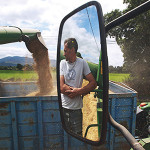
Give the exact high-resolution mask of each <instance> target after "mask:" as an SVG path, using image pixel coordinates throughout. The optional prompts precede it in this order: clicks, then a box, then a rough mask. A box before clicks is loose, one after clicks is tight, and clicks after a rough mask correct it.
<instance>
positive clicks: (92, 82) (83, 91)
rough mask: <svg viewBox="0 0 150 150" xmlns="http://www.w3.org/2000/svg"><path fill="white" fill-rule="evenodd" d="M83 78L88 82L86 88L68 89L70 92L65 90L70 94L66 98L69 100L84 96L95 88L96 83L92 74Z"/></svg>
mask: <svg viewBox="0 0 150 150" xmlns="http://www.w3.org/2000/svg"><path fill="white" fill-rule="evenodd" d="M85 78H86V79H87V80H88V81H89V83H88V84H87V85H86V86H84V87H82V88H71V87H70V90H66V92H67V93H70V94H68V96H69V97H70V98H74V97H75V96H78V95H86V94H88V93H89V92H91V91H92V90H94V89H95V88H96V86H97V83H96V81H95V79H94V77H93V75H92V73H89V74H88V75H86V76H85Z"/></svg>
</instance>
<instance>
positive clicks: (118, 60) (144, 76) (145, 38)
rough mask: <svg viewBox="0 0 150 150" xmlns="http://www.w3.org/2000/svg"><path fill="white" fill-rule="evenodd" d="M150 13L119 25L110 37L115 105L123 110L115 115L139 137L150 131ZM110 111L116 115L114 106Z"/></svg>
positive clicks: (110, 93) (110, 75) (111, 88)
mask: <svg viewBox="0 0 150 150" xmlns="http://www.w3.org/2000/svg"><path fill="white" fill-rule="evenodd" d="M149 14H150V11H148V12H146V13H143V14H142V15H139V16H137V17H135V18H134V19H132V20H129V21H127V22H125V23H124V24H122V25H120V26H117V27H116V28H114V29H112V30H110V31H109V35H111V38H110V36H108V37H107V49H108V59H109V80H110V81H109V97H110V102H113V101H112V97H114V96H115V98H116V99H115V102H114V103H115V105H114V107H116V110H117V112H118V114H121V115H116V116H113V117H114V118H115V120H116V121H117V122H118V123H120V124H122V125H123V126H125V127H126V128H127V129H128V130H129V131H130V132H131V133H132V134H133V135H135V137H136V138H138V139H140V138H147V137H148V136H149V134H150V130H149V129H150V127H149V119H148V118H149V117H148V115H149V113H150V67H149V66H150V34H149V33H150V32H149V19H148V17H149ZM109 111H110V113H111V114H112V115H113V113H114V110H109ZM122 112H123V113H122ZM131 118H132V119H131ZM133 128H134V129H133ZM115 134H118V133H115ZM118 135H119V134H118Z"/></svg>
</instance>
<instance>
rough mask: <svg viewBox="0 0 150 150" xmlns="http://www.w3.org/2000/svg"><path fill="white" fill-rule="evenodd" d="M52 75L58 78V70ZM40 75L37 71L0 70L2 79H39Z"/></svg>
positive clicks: (12, 80) (9, 80) (0, 79)
mask: <svg viewBox="0 0 150 150" xmlns="http://www.w3.org/2000/svg"><path fill="white" fill-rule="evenodd" d="M51 73H52V76H53V78H54V79H55V80H56V71H52V72H51ZM37 79H38V75H37V73H36V72H35V71H15V70H0V81H6V82H15V81H37Z"/></svg>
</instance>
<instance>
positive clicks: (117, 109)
mask: <svg viewBox="0 0 150 150" xmlns="http://www.w3.org/2000/svg"><path fill="white" fill-rule="evenodd" d="M110 88H112V91H114V93H113V94H110V95H109V111H110V113H111V115H112V117H113V118H114V119H115V120H116V121H118V122H119V123H121V124H122V125H124V126H125V127H126V128H127V129H128V130H129V131H130V132H131V133H132V134H133V135H134V131H135V116H136V114H135V113H136V110H135V109H136V108H135V107H136V93H134V91H132V90H128V91H126V90H127V89H126V88H124V87H120V86H118V85H116V84H112V85H111V86H110ZM115 90H117V91H115ZM123 145H124V148H127V147H128V148H129V145H128V143H127V142H126V140H125V139H124V137H122V135H121V134H120V133H119V132H118V131H116V130H115V129H114V128H113V127H112V126H110V125H109V124H108V131H107V144H106V145H105V146H104V147H103V148H104V149H106V148H108V149H110V150H112V149H120V148H121V147H122V146H123ZM92 148H93V147H92V146H90V145H88V144H85V143H83V142H81V141H78V140H77V139H75V138H73V137H71V136H69V135H68V134H67V133H66V132H65V131H64V130H63V128H62V125H61V119H60V112H59V105H58V97H57V96H44V97H1V98H0V149H2V150H5V149H7V150H34V149H35V150H42V149H43V150H59V149H61V150H62V149H64V150H67V149H68V150H70V149H71V150H74V149H75V150H78V149H82V150H84V149H89V150H90V149H92ZM121 149H123V148H121Z"/></svg>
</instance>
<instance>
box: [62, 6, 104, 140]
mask: <svg viewBox="0 0 150 150" xmlns="http://www.w3.org/2000/svg"><path fill="white" fill-rule="evenodd" d="M68 38H72V39H69V40H68V41H65V40H66V39H68ZM76 42H77V43H76ZM76 45H78V50H77V53H75V49H76V47H77V46H76ZM100 47H101V45H100V31H99V21H98V16H97V10H96V8H95V6H90V7H87V8H86V9H83V10H82V11H80V12H78V13H76V14H75V15H73V16H72V17H70V18H69V19H68V20H67V21H66V22H65V24H64V26H63V32H62V40H61V56H60V58H61V63H60V88H61V100H62V107H63V119H64V121H65V126H66V128H67V130H69V131H71V132H73V133H75V134H77V135H79V136H82V137H85V138H87V139H89V140H92V141H99V139H100V137H99V135H100V131H101V120H100V119H98V120H97V118H99V117H100V115H102V109H101V106H100V103H101V102H102V93H101V94H100V95H101V96H100V97H99V99H97V98H96V96H94V95H95V92H90V91H93V90H94V89H95V88H96V77H97V69H98V66H99V57H100V53H101V48H100ZM76 56H77V58H76ZM100 63H101V61H100ZM100 67H101V66H100ZM100 67H99V69H100ZM90 72H91V73H92V74H91V73H90ZM82 80H83V81H82ZM98 81H99V82H98V83H99V84H98V85H99V86H100V85H101V91H102V76H101V79H100V77H99V78H98ZM81 87H82V88H81ZM65 88H66V89H65ZM81 89H82V90H81ZM97 103H98V104H99V109H97V105H98V104H97ZM98 116H99V117H98Z"/></svg>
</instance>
